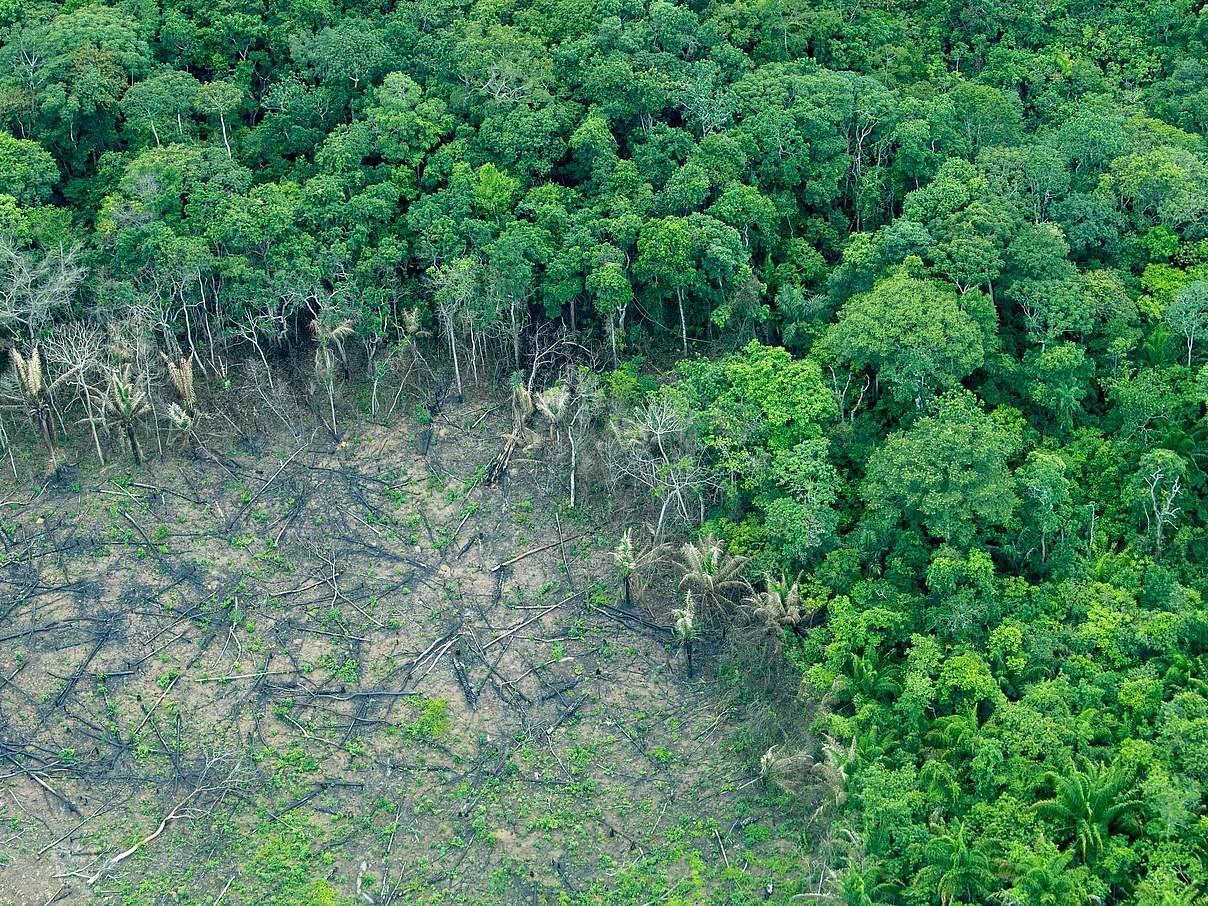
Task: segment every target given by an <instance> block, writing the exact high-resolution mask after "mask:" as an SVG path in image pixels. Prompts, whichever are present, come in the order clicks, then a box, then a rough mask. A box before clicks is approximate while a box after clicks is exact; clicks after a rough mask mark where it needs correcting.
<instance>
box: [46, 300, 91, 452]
mask: <svg viewBox="0 0 1208 906" xmlns="http://www.w3.org/2000/svg"><path fill="white" fill-rule="evenodd" d="M104 342H105V341H104V336H103V335H102V334H101V332H100V331H99V330H97V329H95V328H92V327H89V326H88V325H86V324H83V323H81V322H79V321H69V322H67V323H65V324H60V325H58V326H57V327H56V328H55V329H54V330H53V331H52V332H51V334H50V336H49V338H47V341H46V358H47V360H48V361H49V362H51V363H53V364H54V365H56V366H58V367H59V369H60V370H61V372H62V373H64V374H66V373H72V374H73V380H72V383H73V384H74V386H75V389H76V396H77V398H78V399H79V400H80V402H81V403H82V404H83V406H84V416H85V417H84V419H83V420H84V421H85V422H87V423H88V427H89V430H90V431H91V432H92V444H93V447H94V448H95V449H96V457H97V460H98V461H99V462H100V464H101V465H104V464H105V454H104V451H103V450H102V449H101V438H100V435H99V434H98V433H97V425H99V424H102V423H103V419H102V411H103V409H104V405H105V379H104V372H103V368H102V360H103V349H104Z"/></svg>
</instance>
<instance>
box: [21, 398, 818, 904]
mask: <svg viewBox="0 0 1208 906" xmlns="http://www.w3.org/2000/svg"><path fill="white" fill-rule="evenodd" d="M505 409H506V407H500V406H495V405H492V404H490V403H487V402H477V403H469V404H466V405H464V406H462V407H460V408H455V409H453V410H450V411H447V412H445V413H444V414H443V415H441V416H440V417H438V419H437V420H436V422H435V423H434V424H433V425H432V426H431V428H432V437H431V444H430V446H427V449H426V451H425V453H424V455H420V454H419V453H418V452H417V450H418V449H421V448H423V447H424V446H425V444H424V440H425V438H423V436H422V435H423V432H424V430H425V429H424V428H423V427H422V426H421V424H420V423H419V422H417V421H414V420H405V423H400V424H397V425H394V426H391V427H381V426H375V425H357V426H353V427H351V428H349V429H348V430H346V432H345V439H344V440H343V441H342V442H341V443H339V444H335V443H334V442H333V441H332V440H331V438H330V435H328V434H322V433H320V432H318V431H316V432H313V433H311V434H309V435H308V436H302V437H300V438H298V437H294V438H290V437H288V436H284V439H282V438H276V439H274V440H268V439H265V438H261V439H260V440H259V441H256V442H248V441H246V439H245V442H243V443H235V442H233V443H232V444H231V447H230V449H226V450H222V451H211V450H207V451H205V452H204V453H203V452H200V451H195V452H194V453H192V454H188V453H182V454H180V455H178V456H169V457H167V458H165V459H155V460H153V461H152V462H151V463H149V464H148V465H147V466H145V467H143V468H135V467H134V466H133V465H132V464H130V463H124V464H119V465H117V466H112V465H111V466H110V467H108V468H107V469H106V470H103V471H101V472H100V473H98V472H96V471H95V470H93V471H91V472H86V471H84V470H82V469H79V468H72V467H68V468H65V469H64V470H62V471H61V472H60V474H59V475H57V476H56V478H55V479H54V480H53V481H51V482H49V483H46V484H36V485H30V486H19V487H10V488H8V489H7V490H0V545H2V547H0V904H12V906H28V904H37V906H44V904H51V903H60V904H76V903H115V904H119V903H120V904H131V906H133V904H160V903H165V904H166V903H187V904H219V903H222V904H256V906H260V904H270V906H272V904H311V903H313V904H328V903H330V904H350V903H368V904H390V903H394V904H412V903H415V904H420V903H467V904H468V903H483V904H506V903H519V904H545V903H633V904H654V903H748V902H764V901H765V900H771V901H777V902H787V901H788V899H789V898H790V897H791V896H792V895H793V894H794V893H796V892H798V891H801V890H804V889H805V888H804V887H803V886H802V885H803V884H804V883H805V880H804V879H801V878H799V877H797V875H798V874H799V871H798V870H797V867H796V866H799V864H800V861H799V858H798V856H799V853H796V850H798V849H801V848H803V847H805V846H806V845H807V844H806V841H804V840H796V839H794V838H793V837H792V836H791V835H790V834H789V833H787V831H786V827H788V825H787V824H786V823H785V822H787V821H788V820H789V819H788V818H787V817H786V815H785V814H784V803H782V802H777V801H776V800H775V799H774V797H773V796H772V794H770V793H769V792H768V791H767V790H766V789H765V788H764V785H763V783H762V782H761V781H760V780H759V779H758V777H757V776H756V774H755V773H754V771H752V770H751V768H750V762H749V760H748V759H743V758H741V757H739V756H738V755H737V754H735V752H734V751H733V749H734V747H735V746H736V745H738V743H737V742H735V738H734V730H735V727H734V726H733V725H732V724H731V720H730V715H728V714H727V713H726V710H725V708H724V706H723V704H722V699H721V697H720V695H719V694H718V692H717V683H716V676H715V674H714V673H712V671H711V670H710V669H709V667H708V665H707V664H706V665H704V667H703V668H702V669H700V670H699V671H698V672H697V675H696V676H695V677H693V678H689V677H688V676H687V674H686V670H685V667H684V664H683V662H682V660H681V659H680V658H679V657H678V654H677V651H676V646H675V645H674V643H673V641H672V638H671V634H670V632H669V630H668V629H667V628H666V627H665V626H664V625H661V623H662V622H663V621H665V619H666V605H665V602H663V601H660V600H659V599H658V593H657V592H655V593H654V594H652V595H650V596H648V598H647V600H646V602H645V603H644V604H643V605H642V606H640V607H635V609H634V610H633V611H628V610H626V609H624V608H622V607H621V606H620V602H619V600H618V594H617V579H616V574H615V568H614V567H613V564H612V560H611V557H610V554H609V551H610V550H611V547H612V545H614V544H615V543H616V540H617V537H618V536H619V534H620V532H621V530H622V529H623V528H624V525H625V514H624V513H621V512H612V511H611V508H610V506H609V502H608V500H607V499H605V497H604V495H602V494H601V493H594V494H593V493H588V494H586V495H585V496H586V497H587V503H586V505H581V506H580V507H578V508H576V509H573V510H572V509H570V508H569V507H568V506H567V502H566V490H565V487H564V486H563V484H564V482H563V480H562V473H561V471H560V470H559V469H557V468H553V467H552V466H551V464H550V463H548V462H545V461H542V460H541V459H539V458H520V459H518V461H517V462H515V463H514V464H513V467H512V469H511V470H510V473H509V475H508V476H506V477H505V478H504V479H503V480H501V481H499V482H496V483H493V484H488V483H487V482H486V481H484V480H483V476H484V474H485V472H486V467H487V465H488V463H489V462H490V461H491V459H492V457H493V456H494V455H495V453H496V451H497V450H498V449H499V437H500V432H501V430H503V427H504V426H503V423H502V418H503V415H502V412H503V410H505ZM655 587H656V588H657V587H658V586H657V584H656V586H655ZM666 588H667V592H666V594H668V595H670V594H673V593H674V585H673V583H667V584H666Z"/></svg>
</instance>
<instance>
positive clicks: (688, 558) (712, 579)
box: [677, 535, 751, 619]
mask: <svg viewBox="0 0 1208 906" xmlns="http://www.w3.org/2000/svg"><path fill="white" fill-rule="evenodd" d="M747 560H748V558H747V557H740V556H737V555H734V554H731V553H728V552H727V551H726V549H725V546H724V545H723V544H722V542H721V541H720V540H718V538H717V536H716V535H706V536H705V537H703V538H701V539H700V540H698V541H697V542H696V543H695V544H685V545H684V546H683V547H682V548H681V549H680V558H679V562H678V564H677V565H678V566H679V569H680V572H681V573H682V574H683V575H682V576H681V578H680V581H679V584H680V587H681V588H683V587H685V586H687V587H688V588H689V589H692V590H695V591H696V593H697V596H698V597H699V599H700V602H701V605H702V610H703V611H704V613H705V616H706V617H708V618H710V619H717V618H718V617H720V616H721V615H722V614H724V613H725V611H726V609H727V607H728V605H729V604H730V603H731V602H732V601H733V599H734V598H735V597H736V596H738V595H741V594H743V593H744V592H750V590H751V584H750V583H749V582H748V581H747V580H746V578H745V577H744V576H743V574H742V569H743V567H744V566H746V564H747Z"/></svg>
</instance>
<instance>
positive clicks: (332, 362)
mask: <svg viewBox="0 0 1208 906" xmlns="http://www.w3.org/2000/svg"><path fill="white" fill-rule="evenodd" d="M337 318H338V315H337V314H336V312H335V311H333V310H332V308H331V307H329V306H328V305H322V306H320V307H319V311H318V312H317V313H316V315H315V319H314V320H313V321H311V322H310V332H311V333H312V334H313V335H314V338H315V340H316V341H318V345H317V346H316V347H315V377H317V378H319V379H320V380H321V381H322V382H323V386H324V388H326V390H327V405H328V407H329V410H330V412H331V436H332V437H333V438H335V439H336V440H339V439H340V432H339V429H338V428H337V427H336V389H335V384H336V375H335V370H336V360H337V358H338V359H339V361H341V362H342V361H344V341H345V340H346V339H348V338H349V337H351V336H354V335H355V334H356V330H355V329H354V328H353V326H352V322H351V321H348V320H337Z"/></svg>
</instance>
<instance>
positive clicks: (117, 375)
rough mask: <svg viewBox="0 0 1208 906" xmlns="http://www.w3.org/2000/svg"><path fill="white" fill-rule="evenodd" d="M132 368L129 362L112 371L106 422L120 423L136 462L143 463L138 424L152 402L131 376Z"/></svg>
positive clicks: (123, 435)
mask: <svg viewBox="0 0 1208 906" xmlns="http://www.w3.org/2000/svg"><path fill="white" fill-rule="evenodd" d="M132 371H133V366H132V365H131V364H129V363H127V364H125V365H123V366H122V367H121V368H117V369H114V370H113V371H112V372H111V373H110V375H109V393H108V395H107V396H106V397H105V410H104V417H105V420H106V421H107V422H113V423H116V424H117V426H118V429H119V431H120V434H121V438H122V440H123V442H124V443H125V445H126V446H127V447H128V448H129V450H130V455H131V456H132V457H134V462H135V464H136V465H142V462H143V450H142V446H141V445H140V444H139V440H138V426H139V422H141V421H142V420H143V416H144V415H146V413H147V410H148V409H149V408H150V402H149V401H148V399H147V394H146V393H145V392H144V391H143V390H142V389H141V388H140V387H139V386H138V384H139V382H138V381H137V380H136V379H135V378H134V377H132Z"/></svg>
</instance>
